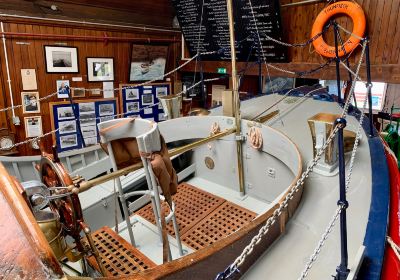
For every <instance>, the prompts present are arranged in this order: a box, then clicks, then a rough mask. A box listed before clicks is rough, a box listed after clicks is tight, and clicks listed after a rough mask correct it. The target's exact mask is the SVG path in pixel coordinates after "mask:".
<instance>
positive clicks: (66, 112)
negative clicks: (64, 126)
mask: <svg viewBox="0 0 400 280" xmlns="http://www.w3.org/2000/svg"><path fill="white" fill-rule="evenodd" d="M57 117H58V119H59V120H67V119H72V118H74V117H75V116H74V111H73V110H72V107H71V106H69V107H58V108H57Z"/></svg>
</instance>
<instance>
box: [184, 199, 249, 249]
mask: <svg viewBox="0 0 400 280" xmlns="http://www.w3.org/2000/svg"><path fill="white" fill-rule="evenodd" d="M255 217H256V213H254V212H251V211H249V210H247V209H244V208H242V207H240V206H238V205H236V204H234V203H231V202H229V201H225V202H224V203H223V204H222V205H221V206H219V207H218V208H217V209H215V210H214V211H213V212H212V213H211V214H210V215H208V216H207V217H206V218H204V219H203V220H201V221H200V222H199V223H198V224H196V225H195V226H194V227H192V228H191V229H190V230H188V231H187V232H186V233H185V234H183V235H182V241H183V242H185V243H186V244H187V245H188V246H190V247H191V248H193V249H195V250H199V249H202V248H204V247H207V246H209V245H211V244H213V243H214V242H217V241H219V240H221V239H223V238H225V237H227V236H228V235H230V234H232V233H234V232H235V231H237V230H239V229H240V228H241V227H242V226H244V225H245V224H247V223H249V222H250V221H251V220H253V219H254V218H255Z"/></svg>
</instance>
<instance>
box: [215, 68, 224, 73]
mask: <svg viewBox="0 0 400 280" xmlns="http://www.w3.org/2000/svg"><path fill="white" fill-rule="evenodd" d="M217 73H218V74H226V68H217Z"/></svg>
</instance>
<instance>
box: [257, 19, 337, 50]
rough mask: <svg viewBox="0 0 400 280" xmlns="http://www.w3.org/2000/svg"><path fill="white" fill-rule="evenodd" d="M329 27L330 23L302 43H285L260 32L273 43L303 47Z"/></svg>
mask: <svg viewBox="0 0 400 280" xmlns="http://www.w3.org/2000/svg"><path fill="white" fill-rule="evenodd" d="M330 27H331V23H328V24H327V25H326V26H325V27H324V29H323V30H322V31H321V32H320V33H317V34H316V35H315V36H314V37H312V38H310V39H308V40H307V41H306V42H304V43H286V42H283V41H280V40H278V39H275V38H273V37H270V36H268V35H267V34H266V33H265V32H261V34H262V35H263V36H264V37H265V39H267V40H269V41H272V42H274V43H277V44H279V45H282V46H285V47H292V48H298V47H300V48H303V47H306V46H308V45H311V44H312V43H313V42H314V41H315V40H317V39H318V38H319V37H321V36H322V35H324V34H325V33H326V32H327V31H328V30H329V28H330Z"/></svg>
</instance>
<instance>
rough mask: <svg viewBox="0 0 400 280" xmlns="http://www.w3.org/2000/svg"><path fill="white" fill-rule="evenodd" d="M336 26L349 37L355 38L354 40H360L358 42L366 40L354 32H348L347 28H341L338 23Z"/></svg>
mask: <svg viewBox="0 0 400 280" xmlns="http://www.w3.org/2000/svg"><path fill="white" fill-rule="evenodd" d="M336 26H337V27H339V28H340V29H342V30H343V31H344V32H345V33H347V34H348V35H350V36H353V37H354V38H356V39H358V40H361V41H363V40H365V38H362V37H360V36H358V35H356V34H354V33H353V32H351V31H349V30H347V29H346V28H344V27H343V26H341V25H340V24H339V23H336Z"/></svg>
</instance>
